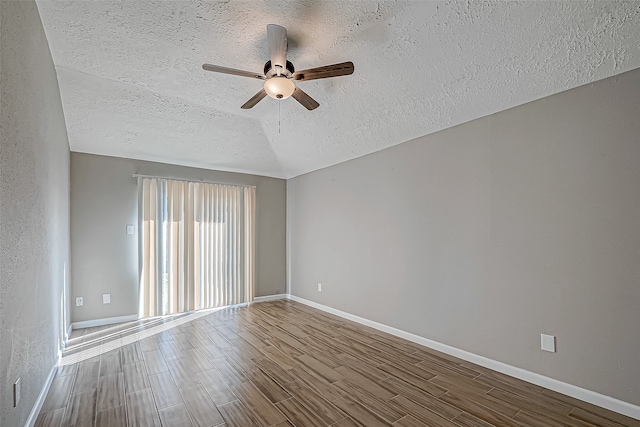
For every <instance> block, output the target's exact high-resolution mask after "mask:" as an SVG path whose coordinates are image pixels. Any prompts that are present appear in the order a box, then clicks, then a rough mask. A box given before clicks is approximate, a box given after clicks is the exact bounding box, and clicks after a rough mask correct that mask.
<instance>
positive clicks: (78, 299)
mask: <svg viewBox="0 0 640 427" xmlns="http://www.w3.org/2000/svg"><path fill="white" fill-rule="evenodd" d="M83 305H84V298H82V297H76V307H82V306H83Z"/></svg>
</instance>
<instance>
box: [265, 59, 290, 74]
mask: <svg viewBox="0 0 640 427" xmlns="http://www.w3.org/2000/svg"><path fill="white" fill-rule="evenodd" d="M295 71H296V70H295V68H294V67H293V64H292V63H291V62H290V61H287V68H286V69H284V70H281V71H280V73H281V75H284V76H285V77H286V78H291V76H292V75H293V73H295ZM264 75H265V76H267V78H271V77H273V76H277V75H278V71H277V70H276V68H275V67H271V61H270V60H269V61H267V62H266V63H265V64H264Z"/></svg>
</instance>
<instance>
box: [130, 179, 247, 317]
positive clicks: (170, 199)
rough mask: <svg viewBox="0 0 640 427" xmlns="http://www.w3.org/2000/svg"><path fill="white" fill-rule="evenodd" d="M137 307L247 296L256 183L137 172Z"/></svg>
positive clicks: (157, 309) (147, 309)
mask: <svg viewBox="0 0 640 427" xmlns="http://www.w3.org/2000/svg"><path fill="white" fill-rule="evenodd" d="M138 187H139V191H140V223H141V224H140V230H142V232H141V235H140V239H141V245H140V248H141V250H142V254H141V272H140V278H141V280H140V314H141V315H142V316H144V317H149V316H157V315H164V314H172V313H180V312H184V311H189V310H197V309H202V308H211V307H220V306H225V305H231V304H238V303H243V302H249V301H252V300H253V293H254V291H253V288H254V279H255V273H254V258H255V256H254V253H255V242H254V241H255V188H253V187H240V186H231V185H221V184H210V183H202V182H187V181H176V180H165V179H156V178H147V177H140V178H138Z"/></svg>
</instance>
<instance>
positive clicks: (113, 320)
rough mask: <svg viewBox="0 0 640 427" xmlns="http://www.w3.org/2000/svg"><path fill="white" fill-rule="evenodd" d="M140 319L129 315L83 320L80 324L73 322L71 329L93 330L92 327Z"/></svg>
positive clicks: (134, 315)
mask: <svg viewBox="0 0 640 427" xmlns="http://www.w3.org/2000/svg"><path fill="white" fill-rule="evenodd" d="M139 318H140V317H139V316H138V315H137V314H130V315H128V316H118V317H105V318H104V319H94V320H84V321H82V322H73V323H72V324H71V329H82V328H93V327H94V326H105V325H113V324H114V323H123V322H131V321H133V320H138V319H139Z"/></svg>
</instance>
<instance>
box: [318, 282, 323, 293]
mask: <svg viewBox="0 0 640 427" xmlns="http://www.w3.org/2000/svg"><path fill="white" fill-rule="evenodd" d="M318 292H322V283H318Z"/></svg>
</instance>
